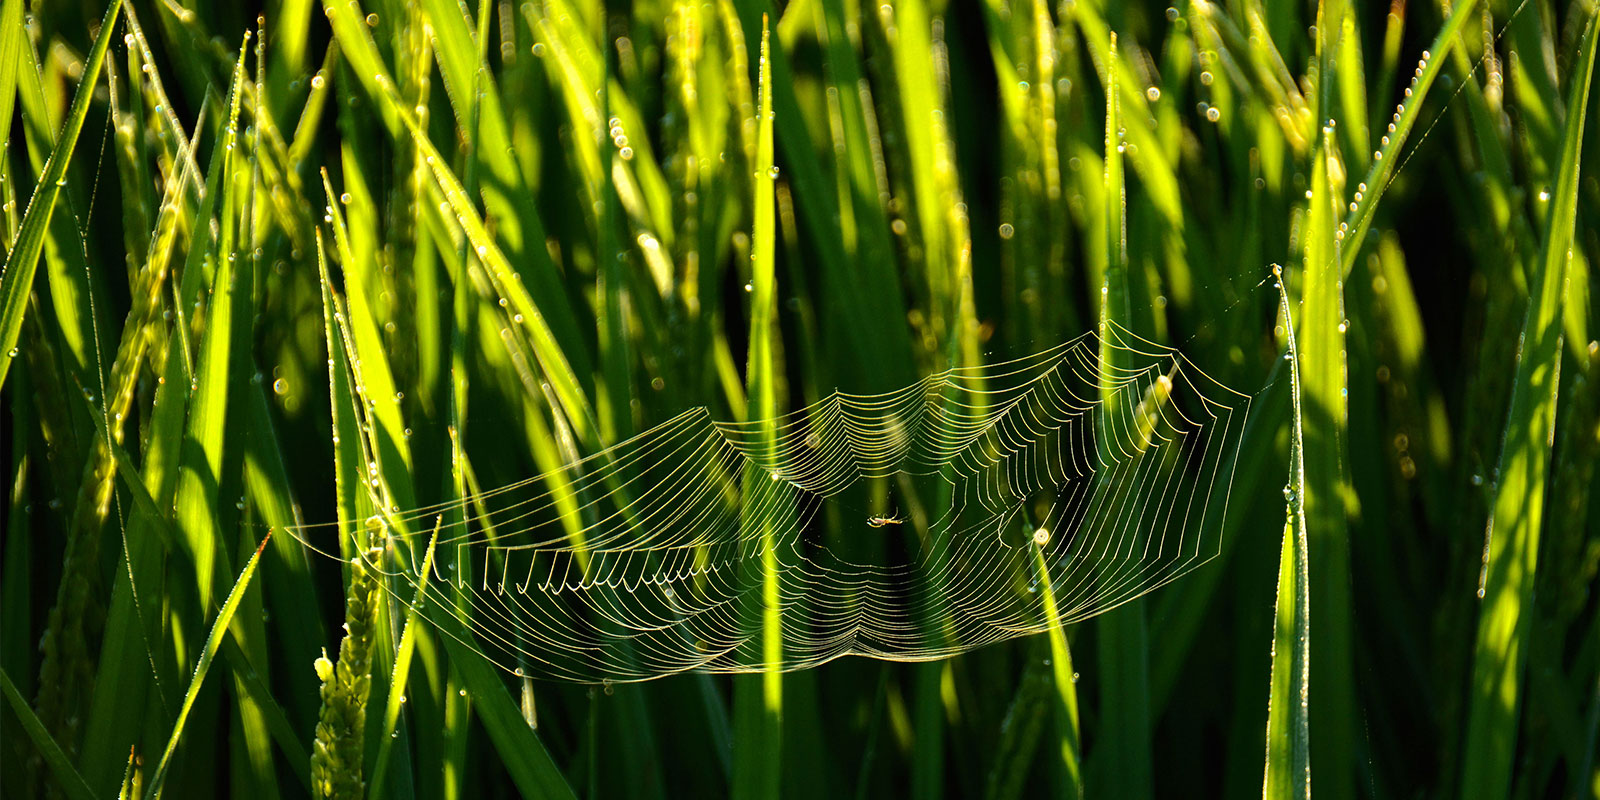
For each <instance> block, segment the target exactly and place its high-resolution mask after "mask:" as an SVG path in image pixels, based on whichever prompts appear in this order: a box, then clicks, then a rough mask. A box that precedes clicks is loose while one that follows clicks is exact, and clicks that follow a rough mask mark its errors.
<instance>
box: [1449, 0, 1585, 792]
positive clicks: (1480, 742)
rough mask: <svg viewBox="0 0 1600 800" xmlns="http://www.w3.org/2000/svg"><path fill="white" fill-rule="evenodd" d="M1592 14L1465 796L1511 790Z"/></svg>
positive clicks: (1499, 523)
mask: <svg viewBox="0 0 1600 800" xmlns="http://www.w3.org/2000/svg"><path fill="white" fill-rule="evenodd" d="M1589 14H1590V16H1589V20H1588V23H1587V24H1586V26H1585V29H1584V35H1583V44H1582V49H1581V53H1580V54H1579V55H1578V57H1577V59H1576V60H1575V63H1574V67H1575V69H1574V71H1573V73H1572V84H1571V89H1570V94H1569V97H1568V101H1567V121H1566V129H1565V131H1564V133H1563V135H1562V142H1561V160H1560V162H1559V164H1558V166H1557V169H1556V173H1555V176H1556V185H1555V190H1554V192H1553V193H1552V202H1551V205H1550V215H1549V217H1548V218H1547V220H1546V225H1545V235H1544V246H1543V248H1542V249H1541V251H1540V254H1539V260H1538V261H1537V262H1536V263H1535V264H1534V265H1533V267H1532V269H1531V270H1530V274H1529V289H1530V294H1531V301H1532V302H1531V303H1530V305H1529V308H1528V314H1527V317H1526V318H1525V319H1524V321H1523V329H1522V340H1521V341H1522V350H1521V352H1520V353H1519V354H1518V356H1517V366H1516V379H1515V382H1514V383H1513V384H1512V390H1511V410H1510V412H1509V414H1508V416H1507V419H1506V429H1505V438H1504V445H1503V449H1502V450H1501V453H1500V462H1499V464H1500V465H1499V468H1498V474H1499V479H1498V480H1497V481H1496V483H1495V486H1494V505H1493V511H1492V516H1491V517H1490V519H1489V526H1488V531H1487V533H1486V539H1487V541H1486V542H1485V546H1484V552H1483V558H1484V566H1483V572H1482V576H1481V578H1480V583H1479V589H1478V596H1479V597H1480V598H1481V599H1482V600H1483V602H1482V604H1481V606H1482V608H1481V612H1480V614H1481V615H1480V617H1479V619H1478V637H1477V648H1476V651H1475V655H1474V659H1473V671H1472V695H1471V708H1470V712H1469V717H1468V720H1469V721H1468V726H1467V743H1466V752H1465V754H1464V756H1463V761H1462V783H1461V787H1462V794H1463V796H1466V797H1485V798H1500V797H1506V796H1507V795H1508V794H1509V792H1510V790H1511V786H1512V770H1513V765H1514V759H1515V757H1516V752H1517V728H1518V716H1519V715H1518V706H1519V704H1520V702H1521V698H1522V678H1523V673H1524V671H1525V667H1526V662H1527V653H1528V640H1529V636H1530V628H1531V627H1532V622H1533V615H1534V610H1533V590H1534V576H1535V574H1536V570H1537V567H1538V555H1539V535H1540V532H1541V530H1542V526H1543V524H1544V500H1545V492H1546V488H1547V483H1548V479H1549V471H1550V445H1551V440H1552V437H1553V436H1554V426H1555V416H1556V397H1557V395H1556V392H1557V389H1558V387H1559V386H1560V380H1559V375H1560V369H1561V335H1562V327H1561V326H1562V308H1561V307H1562V301H1563V299H1564V297H1565V294H1564V290H1565V283H1566V271H1567V264H1568V261H1569V260H1570V259H1571V254H1570V252H1569V251H1570V249H1571V248H1572V247H1573V246H1574V242H1573V227H1574V222H1575V219H1576V215H1577V201H1578V197H1577V192H1578V172H1579V164H1580V163H1581V160H1582V154H1583V133H1584V122H1585V112H1586V110H1587V107H1588V103H1589V87H1590V83H1591V81H1592V79H1593V72H1594V61H1595V49H1596V42H1597V40H1600V36H1597V35H1596V33H1595V27H1596V19H1597V17H1596V15H1595V14H1594V12H1592V11H1591V12H1589ZM1578 780H1582V778H1581V776H1580V777H1579V778H1578Z"/></svg>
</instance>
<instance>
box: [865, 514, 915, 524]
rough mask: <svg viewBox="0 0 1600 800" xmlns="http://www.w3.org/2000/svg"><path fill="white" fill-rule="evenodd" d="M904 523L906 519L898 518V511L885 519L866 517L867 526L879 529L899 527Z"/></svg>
mask: <svg viewBox="0 0 1600 800" xmlns="http://www.w3.org/2000/svg"><path fill="white" fill-rule="evenodd" d="M905 521H906V518H905V517H902V516H900V512H898V511H896V512H895V513H893V514H890V515H889V516H887V517H867V525H869V526H871V527H874V528H881V527H883V526H885V525H899V524H901V523H903V522H905Z"/></svg>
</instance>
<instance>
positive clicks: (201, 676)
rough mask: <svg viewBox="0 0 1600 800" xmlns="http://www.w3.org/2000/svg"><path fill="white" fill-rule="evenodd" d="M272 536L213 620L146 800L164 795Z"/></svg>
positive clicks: (263, 540)
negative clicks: (187, 726)
mask: <svg viewBox="0 0 1600 800" xmlns="http://www.w3.org/2000/svg"><path fill="white" fill-rule="evenodd" d="M271 537H272V533H271V532H270V531H269V532H268V533H267V536H266V537H263V538H262V540H261V544H259V545H257V546H256V551H255V553H254V554H253V555H251V556H250V560H249V561H247V562H245V565H244V569H243V570H242V571H241V572H240V573H239V579H238V580H236V581H234V584H233V589H232V590H231V591H229V592H228V597H227V599H225V600H223V601H222V608H221V609H219V610H218V611H217V617H216V619H215V620H214V621H213V622H212V623H211V633H210V634H208V635H207V636H206V642H205V645H204V647H203V648H202V649H201V651H200V661H199V663H197V664H196V665H195V668H194V677H193V678H192V679H191V680H190V681H189V690H188V691H187V692H185V693H184V696H183V705H182V706H181V707H180V708H179V709H178V719H177V721H176V722H175V723H173V726H172V736H171V737H170V738H169V739H167V747H166V749H165V750H164V751H163V752H162V753H161V760H160V761H159V762H158V763H157V764H156V771H155V773H154V774H153V775H152V776H151V777H150V785H149V787H148V788H147V789H146V790H145V795H144V796H145V800H153V798H155V797H159V796H160V794H161V787H162V784H163V783H165V781H166V775H167V769H168V767H169V766H170V764H171V761H172V754H173V753H174V752H175V751H176V750H177V749H178V739H179V738H181V737H182V736H183V727H184V723H185V722H186V721H187V720H188V718H189V710H190V709H191V708H193V707H194V699H195V696H196V695H198V694H199V693H200V686H201V685H202V684H203V683H204V682H205V679H206V672H207V670H209V669H210V668H211V661H212V659H213V658H214V657H215V656H216V654H217V648H218V647H219V646H221V644H222V637H223V636H225V635H226V634H227V632H228V625H229V624H230V623H232V621H233V614H234V612H235V611H237V610H238V608H239V602H240V601H241V600H243V599H244V595H245V590H246V589H247V588H249V586H250V579H251V578H252V577H254V576H255V574H256V564H257V563H258V562H259V561H260V560H261V551H262V550H264V549H266V546H267V541H268V540H269V539H270V538H271Z"/></svg>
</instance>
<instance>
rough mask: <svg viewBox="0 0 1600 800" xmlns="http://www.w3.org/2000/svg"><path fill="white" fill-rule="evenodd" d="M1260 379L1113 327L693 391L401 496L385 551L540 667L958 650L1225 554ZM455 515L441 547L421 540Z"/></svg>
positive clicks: (569, 672) (734, 668)
mask: <svg viewBox="0 0 1600 800" xmlns="http://www.w3.org/2000/svg"><path fill="white" fill-rule="evenodd" d="M1249 401H1250V398H1249V397H1248V396H1246V395H1243V394H1240V393H1238V392H1236V391H1234V390H1232V389H1229V388H1227V387H1226V386H1223V385H1222V384H1220V383H1218V382H1217V381H1215V380H1213V379H1211V378H1210V377H1208V376H1207V375H1205V373H1204V372H1202V371H1201V370H1199V369H1198V368H1196V367H1195V366H1194V365H1193V364H1192V363H1191V362H1190V361H1189V360H1188V359H1186V358H1184V357H1183V356H1182V355H1181V354H1180V353H1178V352H1177V351H1176V350H1173V349H1171V348H1166V347H1162V346H1159V345H1156V344H1153V343H1151V342H1148V341H1145V340H1143V339H1140V338H1138V337H1135V336H1133V335H1132V334H1130V333H1128V332H1127V331H1125V330H1123V329H1121V328H1118V327H1115V326H1112V327H1110V328H1108V329H1107V330H1106V331H1105V332H1104V333H1102V334H1094V333H1090V334H1084V335H1083V336H1080V337H1078V338H1076V339H1074V340H1072V341H1069V342H1066V343H1064V344H1062V345H1059V346H1057V347H1054V348H1051V349H1049V350H1046V351H1044V352H1041V353H1036V354H1034V355H1031V356H1027V357H1024V358H1020V359H1017V360H1013V361H1007V362H1002V363H998V364H992V365H989V366H986V367H981V368H953V369H948V370H945V371H943V372H939V373H936V374H933V375H929V376H927V377H925V378H923V379H922V380H920V381H918V382H916V383H913V384H911V385H909V386H906V387H904V388H902V389H899V390H896V391H893V392H889V393H886V394H880V395H852V394H845V393H839V392H836V393H834V394H833V395H831V396H829V397H828V398H827V399H825V400H822V401H820V402H817V403H815V404H813V405H811V406H808V407H806V408H803V409H800V410H797V411H794V412H792V413H789V414H786V415H784V416H782V417H780V418H778V419H776V420H768V421H753V422H744V423H734V422H722V421H717V420H714V419H712V418H711V416H710V413H709V412H708V411H707V410H706V409H705V408H695V409H691V410H689V411H685V412H683V413H681V414H679V415H678V416H676V417H673V418H672V419H669V420H667V421H666V422H663V423H661V424H660V425H657V426H656V427H654V428H651V429H650V430H647V431H645V432H644V433H641V434H639V435H638V436H635V437H634V438H632V439H629V440H627V441H624V442H622V443H620V444H617V445H615V446H613V447H611V448H608V449H607V450H605V451H603V452H601V453H597V454H595V455H593V456H590V457H588V458H585V459H582V460H580V461H577V462H574V463H572V464H570V465H569V466H567V467H566V468H564V469H563V470H562V471H561V474H559V475H549V474H547V475H540V476H537V477H534V478H530V479H528V480H525V481H520V482H517V483H514V484H511V485H508V486H504V487H501V488H497V489H494V490H490V491H485V492H480V493H478V494H475V495H473V496H470V497H467V498H463V499H460V500H458V501H456V502H453V503H447V504H442V505H438V506H430V507H425V508H420V509H416V510H413V511H409V512H402V513H394V514H390V515H388V516H387V517H386V518H385V519H384V522H383V525H382V528H384V529H387V530H389V531H407V532H410V533H408V534H406V536H407V537H408V538H410V539H411V540H412V541H409V542H403V541H400V537H399V536H395V537H393V538H391V539H390V540H389V542H390V544H391V545H392V547H391V548H390V550H389V552H390V557H387V558H379V559H370V561H371V566H372V567H373V568H375V569H380V570H387V571H388V573H389V574H390V575H392V576H395V577H397V578H399V580H395V581H392V583H393V584H394V585H393V586H392V587H391V590H392V591H394V592H395V593H396V594H397V595H405V596H404V597H403V601H404V602H410V601H411V599H412V597H411V596H416V597H420V598H423V600H422V602H421V603H419V610H420V613H422V614H423V615H424V616H427V617H430V618H435V619H436V618H437V615H440V614H449V615H452V616H454V617H456V619H458V620H460V621H461V622H462V623H465V625H466V627H467V628H468V629H469V630H470V631H471V632H472V633H473V634H474V638H475V639H476V641H475V642H470V643H469V644H471V645H472V646H474V647H475V648H477V649H479V650H481V651H482V652H483V653H484V654H485V655H486V656H487V657H488V658H490V659H491V660H492V661H494V662H495V663H496V664H498V665H499V666H501V667H502V668H504V669H506V670H507V671H511V672H515V673H516V674H519V675H529V676H532V677H542V678H549V679H557V680H570V681H580V682H609V681H635V680H645V679H650V678H656V677H660V676H664V675H670V674H675V673H679V672H685V671H705V672H746V671H756V670H763V669H767V668H769V667H773V668H777V669H782V670H793V669H804V668H808V667H812V666H815V665H818V664H821V663H823V662H826V661H829V660H832V659H834V658H838V657H840V656H845V655H852V654H855V655H864V656H870V657H874V658H880V659H890V660H905V661H911V660H930V659H937V658H943V657H946V656H949V655H953V654H956V653H960V652H964V651H967V650H970V649H973V648H976V647H981V646H984V645H987V644H991V643H994V642H999V641H1003V640H1006V639H1011V638H1014V637H1018V636H1023V635H1027V634H1031V633H1037V632H1041V631H1044V630H1046V629H1048V628H1049V627H1050V626H1051V625H1053V624H1058V623H1057V622H1055V621H1053V620H1056V621H1059V624H1069V623H1072V622H1076V621H1079V620H1083V619H1085V618H1088V617H1091V616H1094V615H1095V614H1098V613H1101V612H1103V611H1106V610H1108V609H1110V608H1113V607H1115V606H1117V605H1119V604H1121V603H1125V602H1127V601H1129V600H1132V599H1134V598H1137V597H1139V596H1141V595H1143V594H1145V593H1147V592H1150V591H1151V590H1153V589H1155V588H1157V587H1159V586H1161V585H1163V584H1165V583H1167V582H1169V581H1171V580H1174V579H1176V578H1178V577H1180V576H1182V575H1184V574H1185V573H1187V572H1189V571H1190V570H1193V569H1195V568H1196V567H1198V566H1200V565H1201V564H1203V563H1204V562H1205V561H1207V560H1209V559H1210V558H1211V557H1213V556H1215V555H1216V554H1217V552H1218V549H1219V547H1220V544H1221V541H1220V537H1221V530H1222V528H1223V525H1222V523H1223V518H1224V517H1225V515H1226V513H1227V494H1228V493H1227V487H1228V485H1229V484H1230V483H1231V481H1232V477H1233V471H1234V466H1235V464H1236V461H1237V458H1238V449H1239V443H1240V439H1241V436H1242V431H1243V426H1244V421H1245V419H1246V418H1247V417H1248V415H1249ZM443 520H454V522H453V523H452V522H442V525H443V527H440V528H436V525H438V524H440V523H441V521H443ZM436 529H437V530H438V532H437V540H436V544H435V551H434V552H435V555H434V558H433V560H432V562H431V565H429V564H426V563H425V559H423V558H422V557H420V556H419V554H420V553H422V552H423V550H424V547H423V546H418V542H417V541H416V539H418V538H421V539H422V541H421V544H422V545H424V546H425V545H426V542H427V539H426V538H425V537H426V535H427V532H428V531H434V530H436ZM419 531H420V532H421V533H418V532H419ZM291 533H293V534H294V535H295V536H296V537H297V538H300V539H301V540H302V541H309V540H308V538H307V534H308V533H309V530H308V528H300V529H296V530H294V531H291ZM369 558H370V557H369ZM773 599H775V601H776V603H775V605H776V609H775V610H776V611H777V612H778V617H777V618H778V619H779V620H781V626H782V657H781V661H779V662H777V663H774V664H769V663H768V662H769V660H770V658H769V657H768V656H767V655H766V652H767V651H766V650H765V640H764V633H763V629H762V616H763V613H764V612H765V611H766V610H768V606H769V604H770V603H772V600H773Z"/></svg>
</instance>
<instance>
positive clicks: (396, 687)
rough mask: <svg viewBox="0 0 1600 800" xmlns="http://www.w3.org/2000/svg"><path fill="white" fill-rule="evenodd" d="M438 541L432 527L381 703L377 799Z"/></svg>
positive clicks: (375, 771) (375, 779)
mask: <svg viewBox="0 0 1600 800" xmlns="http://www.w3.org/2000/svg"><path fill="white" fill-rule="evenodd" d="M438 542H439V529H438V528H434V531H433V536H432V537H430V538H429V539H428V551H427V553H425V554H424V555H423V557H422V570H421V571H420V572H418V573H417V574H418V575H419V576H422V577H420V578H419V579H418V580H417V591H416V594H415V595H414V596H413V597H412V599H411V603H410V605H408V606H407V607H406V622H405V629H404V630H402V631H401V633H400V646H399V647H398V648H397V652H396V654H395V657H394V670H393V671H392V672H391V674H390V676H389V699H388V702H386V703H385V704H384V708H383V721H382V723H381V724H380V725H379V727H378V758H377V760H376V761H374V762H373V767H372V777H371V778H369V779H368V781H367V783H368V785H369V786H371V787H372V794H371V795H370V797H372V798H373V800H377V798H379V797H380V796H382V793H383V790H384V787H385V786H386V784H385V783H384V780H383V779H384V774H385V773H386V772H387V771H388V768H389V753H390V751H392V750H393V749H394V743H395V738H394V736H393V735H392V734H393V733H394V730H395V725H396V724H398V723H399V721H400V705H401V704H402V703H404V702H405V696H406V683H407V679H408V678H409V677H410V675H411V655H412V653H413V652H414V651H415V650H416V645H417V627H416V626H417V625H418V624H419V622H420V616H421V615H420V612H419V610H418V609H419V608H420V607H421V605H422V603H423V602H424V601H426V599H427V598H426V592H425V590H426V588H427V585H428V584H427V581H428V580H429V578H428V576H429V575H432V574H433V552H434V545H436V544H438Z"/></svg>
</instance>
